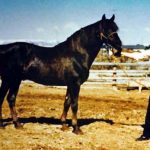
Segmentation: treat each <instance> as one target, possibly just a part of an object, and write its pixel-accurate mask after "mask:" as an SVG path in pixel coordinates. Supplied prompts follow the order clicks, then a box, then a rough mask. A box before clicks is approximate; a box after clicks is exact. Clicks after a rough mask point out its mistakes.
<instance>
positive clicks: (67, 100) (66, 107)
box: [61, 88, 71, 131]
mask: <svg viewBox="0 0 150 150" xmlns="http://www.w3.org/2000/svg"><path fill="white" fill-rule="evenodd" d="M70 103H71V99H70V92H69V89H68V88H67V92H66V97H65V102H64V109H63V113H62V115H61V122H62V130H63V131H65V130H67V129H68V126H67V124H66V118H67V113H68V110H69V107H70Z"/></svg>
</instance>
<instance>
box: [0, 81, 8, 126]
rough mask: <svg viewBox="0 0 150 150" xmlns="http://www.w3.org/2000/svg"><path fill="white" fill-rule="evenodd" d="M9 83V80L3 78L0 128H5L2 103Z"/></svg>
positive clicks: (0, 95)
mask: <svg viewBox="0 0 150 150" xmlns="http://www.w3.org/2000/svg"><path fill="white" fill-rule="evenodd" d="M8 89H9V87H8V84H7V81H6V80H4V79H2V83H1V87H0V128H4V125H3V121H2V104H3V101H4V98H5V96H6V94H7V92H8Z"/></svg>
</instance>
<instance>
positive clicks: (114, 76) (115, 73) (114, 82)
mask: <svg viewBox="0 0 150 150" xmlns="http://www.w3.org/2000/svg"><path fill="white" fill-rule="evenodd" d="M116 70H117V67H116V66H114V67H113V75H112V78H113V84H112V88H113V89H114V90H118V89H117V79H116V77H117V72H116Z"/></svg>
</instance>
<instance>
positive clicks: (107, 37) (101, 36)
mask: <svg viewBox="0 0 150 150" xmlns="http://www.w3.org/2000/svg"><path fill="white" fill-rule="evenodd" d="M113 34H117V32H112V33H110V34H109V35H108V36H105V35H104V33H103V32H101V33H100V38H101V40H102V39H103V38H105V39H107V40H108V39H109V37H110V36H112V35H113Z"/></svg>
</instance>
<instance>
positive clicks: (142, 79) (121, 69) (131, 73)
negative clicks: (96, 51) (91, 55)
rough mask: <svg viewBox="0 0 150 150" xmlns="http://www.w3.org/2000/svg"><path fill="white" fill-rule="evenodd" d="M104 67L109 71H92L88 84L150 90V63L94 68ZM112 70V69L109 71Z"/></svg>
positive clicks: (107, 64) (97, 66)
mask: <svg viewBox="0 0 150 150" xmlns="http://www.w3.org/2000/svg"><path fill="white" fill-rule="evenodd" d="M99 67H104V68H108V69H104V70H103V69H94V70H93V69H92V70H90V75H89V79H88V81H87V83H86V84H98V85H112V86H116V87H117V86H118V85H123V86H126V87H127V88H131V87H138V88H139V91H141V90H142V88H143V87H146V88H150V62H139V63H94V64H93V65H92V68H99ZM134 67H136V68H134ZM109 68H111V69H109Z"/></svg>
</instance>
